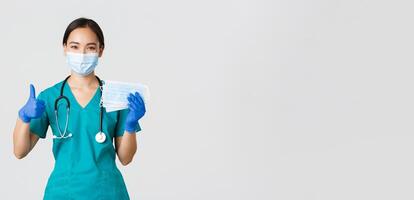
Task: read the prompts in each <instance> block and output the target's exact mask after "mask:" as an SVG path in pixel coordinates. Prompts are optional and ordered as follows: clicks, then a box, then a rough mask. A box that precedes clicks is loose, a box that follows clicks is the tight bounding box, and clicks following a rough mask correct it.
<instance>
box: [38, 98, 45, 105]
mask: <svg viewBox="0 0 414 200" xmlns="http://www.w3.org/2000/svg"><path fill="white" fill-rule="evenodd" d="M37 103H38V104H41V105H46V104H45V101H43V100H41V99H39V100H37Z"/></svg>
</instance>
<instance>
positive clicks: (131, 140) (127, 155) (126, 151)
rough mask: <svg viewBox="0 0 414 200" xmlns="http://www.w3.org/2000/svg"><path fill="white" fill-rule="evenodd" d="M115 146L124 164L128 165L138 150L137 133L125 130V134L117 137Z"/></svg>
mask: <svg viewBox="0 0 414 200" xmlns="http://www.w3.org/2000/svg"><path fill="white" fill-rule="evenodd" d="M115 148H116V153H117V155H118V158H119V161H120V162H121V163H122V165H124V166H126V165H128V164H129V163H131V161H132V159H133V158H134V155H135V153H136V152H137V139H136V134H135V133H130V132H128V131H125V132H124V135H123V136H119V137H116V138H115Z"/></svg>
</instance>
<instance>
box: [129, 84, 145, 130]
mask: <svg viewBox="0 0 414 200" xmlns="http://www.w3.org/2000/svg"><path fill="white" fill-rule="evenodd" d="M128 108H129V112H128V115H127V117H126V121H125V130H126V131H128V132H135V129H136V127H137V126H138V120H139V119H141V117H142V116H144V114H145V105H144V101H143V100H142V98H141V96H140V95H139V93H138V92H135V94H132V93H130V94H129V96H128Z"/></svg>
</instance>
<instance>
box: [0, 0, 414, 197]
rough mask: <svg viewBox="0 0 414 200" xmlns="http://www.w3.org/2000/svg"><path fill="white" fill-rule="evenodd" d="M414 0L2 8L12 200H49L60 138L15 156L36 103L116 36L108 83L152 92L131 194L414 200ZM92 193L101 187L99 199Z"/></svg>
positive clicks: (0, 132)
mask: <svg viewBox="0 0 414 200" xmlns="http://www.w3.org/2000/svg"><path fill="white" fill-rule="evenodd" d="M413 6H414V3H413V2H412V1H408V0H407V1H403V0H395V1H384V0H363V1H361V0H310V1H308V0H238V1H231V0H209V1H194V0H176V1H167V0H163V1H161V0H155V1H154V0H153V1H103V0H95V1H83V0H82V1H80V0H77V1H52V0H39V1H20V0H16V1H4V0H2V1H0V24H1V27H2V28H1V29H0V70H1V72H0V93H1V100H0V120H1V123H0V124H1V126H0V163H1V166H0V194H1V199H18V200H19V199H41V198H42V196H43V192H44V187H45V185H46V181H47V178H48V176H49V174H50V172H51V170H52V168H53V162H54V160H53V155H52V152H51V147H52V139H51V137H50V136H51V132H50V129H49V132H48V136H47V138H46V139H44V140H40V141H39V142H38V144H37V145H36V147H35V149H34V150H33V151H32V152H31V153H30V154H29V155H28V156H27V157H26V158H24V159H22V160H17V159H16V158H15V157H14V156H13V151H12V130H13V127H14V125H15V121H16V119H17V112H18V110H19V109H20V107H21V106H23V104H24V103H25V102H26V99H27V97H28V95H29V83H33V84H34V85H35V86H36V89H37V90H38V92H39V91H41V90H43V89H45V88H47V87H49V86H51V85H53V84H55V83H57V82H59V81H61V80H63V79H64V78H65V77H66V76H67V75H68V73H69V69H68V68H67V67H66V65H65V58H64V56H63V50H62V46H61V40H62V37H63V32H64V30H65V28H66V26H67V25H68V24H69V23H70V22H71V21H72V20H74V19H76V18H78V17H89V18H92V19H94V20H96V21H97V22H98V23H99V24H100V26H101V27H102V29H103V31H104V34H105V40H106V49H105V51H104V55H103V57H102V59H101V60H100V64H99V65H98V67H97V70H96V73H97V74H98V75H99V76H100V77H101V78H103V79H107V80H117V81H127V82H130V81H138V82H141V83H144V84H147V85H148V86H149V88H150V92H151V101H150V102H149V105H148V107H147V110H148V111H147V114H146V116H145V117H144V118H143V119H142V120H141V121H140V123H141V126H142V131H141V132H139V136H138V143H139V149H138V152H137V154H136V156H135V158H134V161H133V162H132V163H131V164H130V165H128V166H126V167H124V166H122V165H120V164H119V162H118V166H119V168H120V170H121V172H122V173H123V175H124V178H125V181H126V184H127V187H128V190H129V194H130V196H131V199H141V200H164V199H176V200H194V199H197V200H211V199H220V200H228V199H235V200H248V199H260V200H262V199H263V200H275V199H283V200H291V199H292V200H302V199H306V200H314V199H315V200H316V199H317V200H319V199H321V200H332V199H335V200H341V199H343V200H348V199H353V200H355V199H361V200H366V199H399V200H401V199H414V193H413V190H412V188H413V187H414V181H413V180H414V172H413V168H414V162H413V159H412V157H413V156H412V154H413V151H414V146H413V145H412V143H413V142H414V135H413V131H414V127H413V123H412V122H413V120H414V106H413V103H412V102H414V95H413V92H412V86H413V83H414V79H413V78H412V77H413V75H414V69H413V67H412V66H413V64H414V62H413V56H412V54H413V53H414V48H413V46H414V40H413V34H414V29H413V25H412V24H413V20H412V19H413V18H414V12H412V7H413ZM91 192H94V191H93V190H91Z"/></svg>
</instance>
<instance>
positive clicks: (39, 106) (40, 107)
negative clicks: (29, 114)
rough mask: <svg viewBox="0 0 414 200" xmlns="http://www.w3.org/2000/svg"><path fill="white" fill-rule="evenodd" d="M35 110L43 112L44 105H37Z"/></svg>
mask: <svg viewBox="0 0 414 200" xmlns="http://www.w3.org/2000/svg"><path fill="white" fill-rule="evenodd" d="M36 109H37V110H38V111H42V110H44V109H45V106H44V105H41V104H39V105H38V106H37V107H36Z"/></svg>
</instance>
